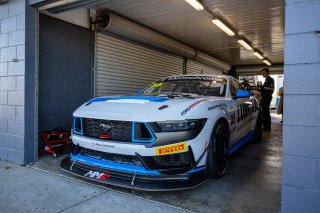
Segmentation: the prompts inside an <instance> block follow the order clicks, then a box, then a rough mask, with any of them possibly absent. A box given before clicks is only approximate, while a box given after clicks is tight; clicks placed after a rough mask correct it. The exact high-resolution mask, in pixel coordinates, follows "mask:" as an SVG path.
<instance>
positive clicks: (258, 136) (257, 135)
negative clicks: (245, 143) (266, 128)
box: [252, 112, 262, 143]
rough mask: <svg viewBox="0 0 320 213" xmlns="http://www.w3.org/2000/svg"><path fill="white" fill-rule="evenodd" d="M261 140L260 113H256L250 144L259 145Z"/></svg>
mask: <svg viewBox="0 0 320 213" xmlns="http://www.w3.org/2000/svg"><path fill="white" fill-rule="evenodd" d="M261 140H262V113H261V112H259V113H258V117H257V121H256V125H255V128H254V135H253V138H252V142H254V143H260V142H261Z"/></svg>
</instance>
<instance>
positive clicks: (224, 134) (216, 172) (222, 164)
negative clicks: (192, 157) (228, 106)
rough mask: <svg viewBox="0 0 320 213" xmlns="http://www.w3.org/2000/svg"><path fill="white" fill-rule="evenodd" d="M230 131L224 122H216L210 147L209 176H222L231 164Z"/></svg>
mask: <svg viewBox="0 0 320 213" xmlns="http://www.w3.org/2000/svg"><path fill="white" fill-rule="evenodd" d="M228 154H229V132H228V129H227V127H226V125H225V124H224V123H223V122H219V123H217V124H216V126H215V128H214V130H213V132H212V135H211V141H210V144H209V148H208V155H207V162H206V170H207V175H208V177H209V178H214V179H218V178H220V177H222V176H223V175H224V174H225V173H226V171H227V168H228V165H229V155H228Z"/></svg>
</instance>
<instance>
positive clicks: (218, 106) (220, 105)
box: [208, 104, 226, 111]
mask: <svg viewBox="0 0 320 213" xmlns="http://www.w3.org/2000/svg"><path fill="white" fill-rule="evenodd" d="M225 106H226V104H217V105H214V106H210V107H208V110H209V111H210V110H213V109H216V108H222V107H225Z"/></svg>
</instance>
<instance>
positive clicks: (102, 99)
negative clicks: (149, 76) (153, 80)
mask: <svg viewBox="0 0 320 213" xmlns="http://www.w3.org/2000/svg"><path fill="white" fill-rule="evenodd" d="M124 99H129V100H146V101H151V102H164V101H167V100H170V99H169V98H160V97H154V96H119V97H111V98H104V97H102V98H95V99H92V100H90V101H89V102H91V103H92V102H103V101H110V100H124Z"/></svg>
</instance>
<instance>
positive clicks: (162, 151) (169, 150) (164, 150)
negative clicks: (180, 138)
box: [156, 142, 187, 156]
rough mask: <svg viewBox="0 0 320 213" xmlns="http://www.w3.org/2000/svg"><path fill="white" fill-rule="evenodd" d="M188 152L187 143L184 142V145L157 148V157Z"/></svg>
mask: <svg viewBox="0 0 320 213" xmlns="http://www.w3.org/2000/svg"><path fill="white" fill-rule="evenodd" d="M186 150H187V143H186V142H182V143H177V144H173V145H168V146H161V147H159V148H156V155H157V156H160V155H169V154H174V153H179V152H183V151H186Z"/></svg>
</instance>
